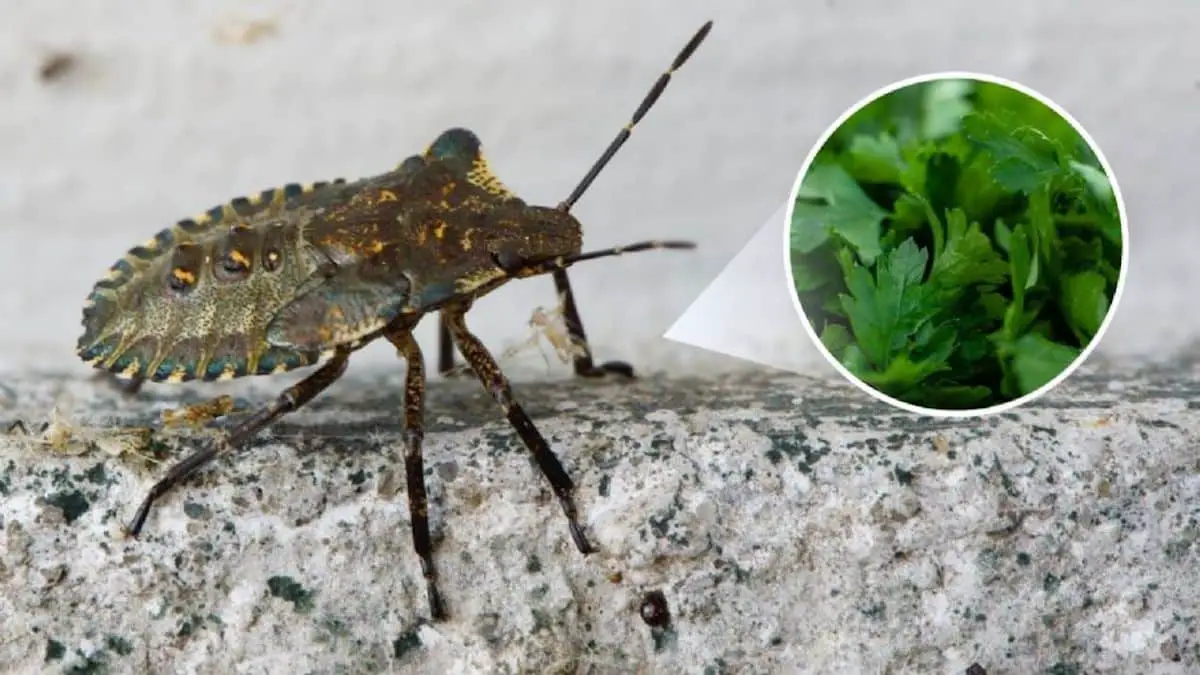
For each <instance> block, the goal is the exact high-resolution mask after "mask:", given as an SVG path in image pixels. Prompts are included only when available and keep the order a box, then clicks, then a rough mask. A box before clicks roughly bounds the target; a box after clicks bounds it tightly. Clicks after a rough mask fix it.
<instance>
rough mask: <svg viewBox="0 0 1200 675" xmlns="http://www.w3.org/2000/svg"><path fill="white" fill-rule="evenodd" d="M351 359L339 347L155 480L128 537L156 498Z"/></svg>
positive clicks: (308, 394)
mask: <svg viewBox="0 0 1200 675" xmlns="http://www.w3.org/2000/svg"><path fill="white" fill-rule="evenodd" d="M349 358H350V350H348V349H339V350H338V351H337V352H335V353H334V355H333V358H331V359H330V360H329V361H328V362H326V363H325V365H323V366H321V367H320V368H318V369H317V371H316V372H315V373H313V374H312V375H309V376H308V377H306V378H304V379H303V380H300V381H299V382H297V383H296V384H294V385H292V386H290V387H288V388H287V389H286V390H284V392H283V393H282V394H280V395H279V397H278V398H277V399H275V401H274V402H273V403H271V404H270V405H268V406H264V407H263V408H261V409H259V411H258V412H256V413H254V414H253V415H251V416H250V417H248V418H247V419H246V420H244V421H243V422H242V423H241V424H238V425H237V426H236V427H234V428H233V430H232V431H231V432H230V433H229V438H228V439H226V440H225V442H224V443H214V444H211V445H209V446H208V447H205V448H203V449H201V450H197V451H196V452H194V453H192V454H190V455H188V456H187V457H184V458H183V459H182V460H180V461H179V463H177V464H175V465H174V466H172V467H171V468H170V469H168V470H167V475H165V476H163V477H162V478H161V479H160V480H159V481H158V482H157V483H155V484H154V486H153V487H151V488H150V492H149V493H148V494H147V495H146V498H145V499H143V500H142V504H141V506H139V507H138V510H137V513H135V514H134V516H133V521H132V522H131V523H130V524H129V527H128V528H126V532H127V533H128V534H129V536H131V537H137V536H138V534H139V533H140V532H141V531H142V526H143V525H145V523H146V517H147V516H149V515H150V507H151V506H153V505H154V502H155V500H157V499H158V498H159V497H161V496H163V495H164V494H166V493H167V492H169V491H170V490H171V488H173V487H175V486H176V485H178V484H180V483H182V482H183V481H185V480H187V479H188V478H189V477H190V476H191V475H192V474H194V473H195V472H196V471H198V470H199V469H200V468H201V467H203V466H204V465H205V464H207V463H209V462H210V461H212V460H213V459H214V458H216V456H217V455H218V454H220V452H221V451H222V450H226V449H230V450H232V449H234V448H237V447H238V446H240V445H242V444H243V443H245V442H246V441H248V440H249V439H250V438H251V437H252V436H254V434H257V433H258V432H259V431H262V429H263V428H264V427H266V426H267V425H268V424H270V423H271V422H274V421H275V420H276V419H278V418H279V417H281V416H283V415H285V414H287V413H290V412H292V411H294V410H296V409H297V408H299V407H301V406H303V405H304V404H305V403H308V402H309V401H311V400H313V398H315V397H316V396H317V394H320V393H321V392H322V391H324V390H325V389H326V388H328V387H329V385H331V384H333V383H334V382H335V381H337V379H338V378H339V377H341V376H342V373H344V372H346V362H347V361H348V360H349Z"/></svg>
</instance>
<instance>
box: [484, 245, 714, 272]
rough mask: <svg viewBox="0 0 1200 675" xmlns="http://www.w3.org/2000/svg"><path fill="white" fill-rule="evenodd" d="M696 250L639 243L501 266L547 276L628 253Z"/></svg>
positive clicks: (679, 246)
mask: <svg viewBox="0 0 1200 675" xmlns="http://www.w3.org/2000/svg"><path fill="white" fill-rule="evenodd" d="M694 248H696V242H694V241H676V240H666V241H659V240H655V241H639V242H637V243H636V244H627V245H625V246H614V247H612V248H602V249H598V250H595V251H584V252H583V253H577V254H575V255H567V256H556V257H554V258H541V259H528V260H521V261H517V262H516V264H511V263H510V264H508V265H505V264H503V263H501V266H502V267H505V268H507V271H508V273H509V274H510V275H512V276H514V277H530V276H536V275H538V274H546V273H547V272H555V271H558V270H565V269H566V268H568V267H570V266H572V265H574V264H575V263H580V262H583V261H585V260H595V259H596V258H611V257H613V256H618V255H625V254H626V253H637V252H638V251H654V250H659V249H675V250H690V249H694ZM498 262H499V261H498Z"/></svg>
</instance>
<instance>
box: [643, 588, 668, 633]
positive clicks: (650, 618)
mask: <svg viewBox="0 0 1200 675" xmlns="http://www.w3.org/2000/svg"><path fill="white" fill-rule="evenodd" d="M638 613H639V614H641V616H642V621H645V622H646V625H647V626H650V627H652V628H662V627H664V626H666V625H667V624H669V623H671V610H670V608H669V607H667V596H666V595H665V594H663V592H662V591H659V590H653V591H647V592H646V594H645V595H643V596H642V604H641V607H639V608H638Z"/></svg>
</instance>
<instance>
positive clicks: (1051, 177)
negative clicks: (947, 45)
mask: <svg viewBox="0 0 1200 675" xmlns="http://www.w3.org/2000/svg"><path fill="white" fill-rule="evenodd" d="M1122 245H1123V242H1122V240H1121V224H1120V220H1119V214H1118V209H1117V203H1116V199H1115V195H1114V192H1113V189H1112V186H1111V184H1110V182H1109V179H1108V177H1107V175H1106V174H1105V172H1104V170H1103V168H1102V167H1101V165H1100V162H1099V160H1098V159H1097V158H1096V156H1095V154H1094V153H1093V151H1092V150H1091V148H1090V147H1089V146H1088V144H1087V142H1086V141H1085V140H1084V139H1083V138H1082V137H1081V136H1080V135H1079V133H1078V132H1076V131H1075V129H1074V128H1073V127H1072V126H1071V125H1070V123H1069V122H1067V121H1066V120H1065V119H1063V118H1062V117H1061V116H1060V115H1058V114H1057V113H1056V112H1055V111H1054V110H1052V109H1050V108H1049V107H1047V106H1046V105H1044V104H1042V103H1041V102H1039V101H1037V100H1036V99H1033V98H1031V97H1029V96H1027V95H1025V94H1023V93H1021V92H1018V91H1016V90H1013V89H1010V88H1008V87H1004V86H1000V85H996V84H991V83H984V82H973V81H964V80H943V81H935V82H928V83H922V84H917V85H913V86H910V87H906V88H903V89H900V90H898V91H896V92H893V93H892V94H889V95H887V96H884V97H882V98H880V99H877V100H876V101H874V102H872V103H870V104H868V105H867V106H865V107H864V108H862V109H860V110H859V111H858V112H857V113H855V114H854V115H852V116H851V118H850V119H849V120H848V121H847V122H846V123H845V124H844V125H843V126H842V127H841V128H839V129H838V130H837V131H836V132H835V133H834V134H833V135H832V136H831V137H830V140H829V142H828V143H826V145H825V146H824V147H823V148H822V149H821V150H820V152H819V153H818V154H817V157H816V158H815V160H814V162H813V164H812V166H811V168H810V170H809V172H808V173H807V174H806V176H805V178H804V180H803V181H802V183H801V186H800V189H799V191H798V192H797V195H796V200H795V205H794V208H793V212H792V221H791V249H792V250H791V256H792V272H793V281H794V283H795V286H796V290H797V292H798V293H799V295H800V299H801V303H802V305H803V306H804V308H805V314H806V315H807V317H808V319H809V321H811V322H812V324H813V326H814V328H815V330H816V331H817V333H818V334H819V335H820V338H821V341H822V343H823V344H824V345H825V347H826V348H828V349H829V351H830V352H831V353H832V354H834V355H835V356H836V358H837V359H838V360H839V361H840V362H841V363H842V364H843V365H845V366H846V368H847V369H848V370H850V371H851V372H852V373H853V374H854V375H855V376H857V377H858V378H860V379H861V380H862V381H864V382H866V383H867V384H869V385H870V386H872V387H874V388H876V389H878V390H880V391H882V392H884V393H886V394H888V395H890V396H893V397H895V398H897V399H899V400H902V401H906V402H909V403H912V404H915V405H920V406H924V407H931V408H939V409H971V408H980V407H985V406H990V405H994V404H997V403H1001V402H1004V401H1009V400H1013V399H1015V398H1018V397H1021V396H1023V395H1025V394H1028V393H1030V392H1032V391H1035V390H1037V389H1039V388H1041V387H1042V386H1043V385H1045V384H1046V383H1047V382H1049V381H1050V380H1052V379H1054V378H1055V377H1056V376H1057V375H1058V374H1059V373H1061V372H1062V371H1063V370H1064V369H1065V368H1067V367H1068V366H1069V365H1070V364H1071V363H1072V362H1074V361H1075V360H1076V359H1077V358H1078V357H1079V355H1080V354H1081V352H1082V350H1083V349H1084V348H1085V347H1086V346H1087V345H1088V344H1089V343H1090V342H1091V341H1092V340H1093V339H1094V338H1095V337H1096V334H1097V332H1098V331H1099V329H1100V326H1101V325H1102V323H1103V321H1104V318H1105V316H1106V315H1107V314H1108V311H1109V308H1110V306H1111V303H1112V300H1113V296H1114V294H1115V292H1116V286H1117V281H1118V275H1119V272H1120V266H1121V249H1122Z"/></svg>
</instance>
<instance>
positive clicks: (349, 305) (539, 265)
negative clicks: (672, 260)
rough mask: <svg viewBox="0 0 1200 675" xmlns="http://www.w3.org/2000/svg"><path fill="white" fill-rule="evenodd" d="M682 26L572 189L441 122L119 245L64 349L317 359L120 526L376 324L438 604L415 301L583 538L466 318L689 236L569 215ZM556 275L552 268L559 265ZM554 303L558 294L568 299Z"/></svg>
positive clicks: (328, 378) (237, 364)
mask: <svg viewBox="0 0 1200 675" xmlns="http://www.w3.org/2000/svg"><path fill="white" fill-rule="evenodd" d="M711 28H712V22H708V23H706V24H704V26H703V27H701V29H700V30H699V31H698V32H697V33H696V34H695V36H693V37H692V39H691V40H689V41H688V43H687V45H686V46H685V47H684V48H683V50H682V51H681V52H680V54H679V55H678V56H677V57H676V58H675V61H674V62H673V63H672V64H671V67H670V69H668V70H667V71H666V72H665V73H664V74H663V75H662V76H661V77H660V78H659V79H658V81H657V82H656V83H655V85H654V87H653V88H651V90H650V92H649V93H648V94H647V95H646V97H645V99H644V100H643V101H642V103H641V104H640V105H639V106H638V108H637V110H636V112H635V113H634V115H633V117H632V119H631V121H630V122H629V123H628V124H627V125H626V126H625V127H624V128H623V129H622V130H621V132H620V133H619V134H618V135H617V137H616V138H615V139H614V140H613V142H612V143H611V144H610V145H609V147H608V149H607V150H605V152H604V153H603V155H602V156H601V157H600V159H599V160H598V161H597V162H596V163H595V164H594V165H593V166H592V168H591V169H590V170H589V171H588V173H587V175H586V176H585V177H584V179H583V181H581V182H580V184H579V186H578V187H576V189H575V190H574V191H573V192H572V193H571V195H570V196H569V197H568V198H567V199H566V200H565V201H564V202H563V203H562V204H560V205H559V206H557V207H553V208H550V207H543V206H534V205H529V204H527V203H525V202H524V201H523V200H521V199H520V198H518V197H517V196H516V195H514V194H513V193H512V192H510V191H509V190H508V188H506V187H505V186H504V184H503V183H501V182H500V181H499V179H497V178H496V177H495V175H493V174H492V172H491V170H490V169H489V167H488V164H487V162H486V161H485V159H484V157H483V154H482V150H481V144H480V141H479V139H478V138H477V137H476V136H475V134H473V133H472V132H470V131H468V130H466V129H457V128H456V129H450V130H448V131H445V132H443V133H442V134H441V135H440V136H438V137H437V139H435V140H434V142H433V143H432V144H431V145H430V146H429V148H428V149H426V151H425V152H424V153H423V154H421V155H413V156H411V157H409V158H407V159H405V160H404V161H403V162H401V164H400V165H399V166H398V167H396V168H395V169H393V170H392V171H388V172H386V173H383V174H380V175H377V176H373V177H369V178H363V179H359V180H357V181H353V182H347V181H344V180H341V179H339V180H335V181H332V182H328V183H318V184H312V185H306V186H301V185H297V184H289V185H285V186H283V187H280V188H275V189H270V190H264V191H263V192H261V193H259V194H257V195H253V196H247V197H238V198H236V199H233V200H231V201H230V202H229V203H226V204H223V205H221V206H218V207H216V208H213V209H210V210H209V211H207V212H206V213H204V214H201V215H199V216H196V217H194V218H190V219H187V220H183V221H180V222H179V223H177V224H176V225H174V226H173V227H169V228H167V229H164V230H162V231H160V232H159V233H158V234H157V235H155V236H154V238H152V239H151V240H149V241H147V242H146V243H145V244H143V245H141V246H137V247H134V248H133V249H131V250H130V251H129V252H128V253H127V254H126V255H125V256H124V257H123V258H122V259H120V260H118V261H117V262H116V264H114V265H113V266H112V268H111V269H110V270H109V274H108V277H107V278H105V279H103V280H101V281H99V282H98V283H97V284H96V285H95V287H94V288H93V290H92V293H91V295H90V296H89V297H88V299H87V302H86V303H85V307H84V312H83V327H84V333H83V335H82V336H81V337H80V339H79V345H78V353H79V355H80V357H81V358H83V359H84V360H85V361H87V362H89V363H91V364H93V365H95V366H96V367H97V368H99V369H102V370H104V371H107V372H109V373H115V374H119V375H121V376H123V377H125V378H128V379H131V380H133V381H134V382H135V383H140V382H142V381H145V380H149V381H152V382H183V381H188V380H196V379H199V380H210V381H211V380H228V379H233V378H239V377H245V376H251V375H269V374H273V373H281V372H285V371H289V370H293V369H297V368H302V367H306V366H313V365H317V364H320V367H319V368H317V370H316V371H314V372H312V373H311V374H310V375H309V376H308V377H306V378H305V379H303V380H301V381H300V382H298V383H297V384H295V385H293V386H291V387H288V388H287V389H286V390H285V391H284V392H282V393H281V394H280V395H279V396H278V397H277V398H276V399H275V401H274V402H272V403H271V404H270V405H267V406H264V407H262V408H260V409H258V410H256V411H254V412H252V413H250V414H248V415H247V416H246V417H244V418H242V419H241V420H240V421H239V422H238V423H237V424H236V425H234V426H233V427H232V429H231V430H230V431H229V435H228V438H227V439H226V441H225V442H224V443H222V444H209V445H207V446H205V447H203V448H202V449H199V450H196V451H195V452H193V453H192V454H190V455H187V456H185V457H184V458H183V459H182V460H181V461H179V462H178V463H177V464H175V465H173V466H171V467H170V468H169V469H168V470H167V472H166V475H165V476H163V477H162V478H161V479H160V480H159V481H158V482H157V483H155V484H154V485H153V486H152V487H151V489H150V491H149V493H148V494H147V495H146V497H145V499H144V500H143V501H142V503H141V505H140V506H139V507H138V510H137V512H136V513H135V514H134V517H133V519H132V521H131V522H130V524H129V526H128V528H127V531H128V533H129V535H130V536H132V537H137V536H138V534H139V533H140V532H141V530H142V527H143V526H144V524H145V522H146V519H147V517H148V516H149V513H150V509H151V507H152V506H153V504H154V502H155V500H157V499H158V498H159V497H161V496H162V495H163V494H165V493H166V492H167V491H169V490H171V489H172V488H173V487H174V486H176V485H177V484H179V483H181V482H182V481H184V480H186V479H187V478H188V477H190V476H191V475H192V474H193V473H195V472H196V471H197V470H199V469H200V468H201V467H202V466H204V465H205V464H207V463H208V462H209V461H211V460H212V459H213V458H215V457H216V456H217V455H218V454H220V453H221V452H226V451H229V452H232V451H235V450H238V449H244V446H245V445H246V444H247V442H248V441H249V440H250V439H251V438H252V437H253V436H255V435H256V434H257V433H258V432H259V431H260V430H262V429H263V428H264V427H266V426H268V425H269V424H271V423H272V422H274V421H275V420H277V419H278V418H279V417H281V416H283V415H285V414H287V413H290V412H292V411H295V410H296V409H298V408H300V407H302V406H304V405H305V404H307V403H308V402H309V401H311V400H312V399H313V398H314V397H316V396H317V395H318V394H320V393H321V392H322V391H324V390H325V389H326V388H328V387H329V385H331V384H333V382H335V381H336V380H337V379H338V378H339V377H341V375H342V374H343V373H344V372H345V369H346V364H347V362H348V360H349V358H350V355H351V354H352V353H353V352H355V351H356V350H358V349H360V348H361V347H363V346H364V345H366V344H368V343H370V342H372V341H374V340H376V339H378V338H384V339H386V340H388V341H389V342H391V343H392V344H393V345H394V346H395V347H396V349H397V351H398V352H399V353H400V355H401V356H402V357H403V358H404V359H405V361H406V362H407V364H408V368H407V372H406V375H405V388H404V394H405V395H404V414H403V418H404V435H403V438H404V446H405V451H404V463H405V474H406V478H407V485H408V506H409V512H410V516H411V522H412V536H413V545H414V548H415V549H416V552H417V555H418V557H419V558H420V561H421V569H422V574H423V575H424V577H425V580H426V587H427V592H428V599H429V607H430V613H431V615H432V616H433V618H434V619H442V618H444V617H445V616H446V610H445V604H444V602H443V600H442V595H441V592H440V590H439V588H438V583H437V571H436V567H435V566H434V560H433V545H432V541H431V537H430V532H429V520H428V504H427V499H426V492H425V479H424V462H423V459H422V454H421V447H422V441H423V438H424V407H425V386H426V385H425V382H426V377H425V366H424V357H423V355H422V353H421V349H420V347H419V346H418V345H417V342H416V340H414V339H413V335H412V329H413V328H414V327H415V326H416V325H417V323H419V322H420V320H421V319H422V318H423V317H424V316H425V315H426V314H429V313H431V312H435V311H436V312H439V313H440V314H441V317H442V323H443V325H444V326H445V328H446V330H447V332H448V333H449V335H450V337H451V339H452V340H453V342H454V344H455V345H457V347H458V349H459V351H460V352H461V353H462V355H463V357H464V359H465V360H466V362H467V363H468V364H469V365H470V367H471V369H472V370H473V371H474V373H475V376H476V377H477V378H478V379H479V381H480V382H481V383H482V384H483V386H484V388H485V389H486V391H487V392H488V393H489V394H491V395H492V397H493V398H494V399H495V400H496V402H497V403H498V404H499V405H500V407H501V408H502V409H503V410H504V413H505V416H506V417H507V418H508V421H509V423H510V424H511V425H512V427H513V428H514V429H515V430H516V432H517V434H518V435H519V436H520V438H521V440H522V442H523V443H524V445H525V446H526V447H527V448H528V449H529V451H530V453H531V454H532V456H533V458H534V460H535V462H536V463H537V465H538V467H539V468H540V470H541V472H542V474H543V475H545V477H546V478H547V480H548V481H549V482H550V486H551V488H552V489H553V491H554V493H555V495H556V496H557V497H558V500H559V502H560V504H561V507H562V510H563V513H564V514H565V515H566V518H567V522H568V527H569V531H570V533H571V537H572V539H573V540H574V542H575V546H576V548H578V549H579V551H580V552H582V553H584V554H587V553H590V552H591V551H592V550H593V549H592V546H591V544H590V543H589V542H588V540H587V537H586V536H585V535H584V532H583V527H582V526H581V525H580V524H579V521H578V517H577V510H576V507H575V502H574V500H573V497H572V494H573V492H574V483H573V482H572V480H571V478H570V476H568V475H567V472H566V470H565V469H564V468H563V466H562V463H561V462H560V461H559V459H558V457H557V456H556V455H555V454H554V452H553V451H552V450H551V449H550V446H549V444H548V443H547V442H546V440H545V438H544V437H543V436H542V435H541V433H540V432H539V431H538V430H537V428H536V427H535V426H534V425H533V423H532V421H530V419H529V416H528V415H526V413H525V412H524V410H522V408H521V406H520V404H519V403H518V402H517V401H516V399H515V397H514V396H513V392H512V388H511V387H510V386H509V383H508V380H507V378H505V376H504V374H503V373H502V372H501V371H500V368H499V366H498V365H497V364H496V360H495V358H494V357H493V356H492V355H491V353H490V352H489V351H488V350H487V348H486V347H484V345H483V343H482V342H480V340H479V339H478V338H477V337H476V336H475V335H474V334H473V333H472V332H471V330H470V329H469V328H468V327H467V323H466V313H467V311H468V310H469V309H470V308H471V305H472V303H473V302H474V301H475V300H476V299H478V298H480V297H482V296H484V295H486V294H487V293H489V292H491V291H492V290H495V289H496V288H498V287H500V286H501V285H503V284H505V283H507V282H509V281H511V280H513V279H520V278H525V277H531V276H538V275H543V274H557V273H560V272H563V271H564V270H566V269H567V268H568V267H570V266H571V265H574V264H576V263H579V262H583V261H585V260H592V259H596V258H602V257H607V256H614V255H620V254H623V253H632V252H636V251H645V250H650V249H688V248H693V247H694V244H692V243H691V242H682V241H649V242H641V243H637V244H632V245H629V246H624V247H618V248H612V249H604V250H599V251H591V252H586V253H585V252H583V251H582V238H583V232H582V226H581V225H580V223H579V221H578V220H576V219H575V217H574V216H573V215H571V214H570V207H571V205H572V204H573V203H574V202H575V201H576V200H577V199H578V198H579V197H580V196H581V195H582V194H583V192H584V191H585V190H586V189H587V187H588V186H589V185H590V184H591V182H592V181H593V180H594V179H595V177H596V175H598V173H599V172H600V170H601V169H602V168H603V167H604V166H605V164H607V163H608V161H609V160H610V159H611V158H612V156H613V155H614V153H616V151H617V150H618V149H619V148H620V147H621V145H622V144H623V143H624V142H625V140H626V139H627V138H628V137H629V134H630V131H631V130H632V129H633V127H634V125H636V124H637V123H638V121H640V120H641V118H642V117H643V116H644V115H645V114H646V112H647V111H648V110H649V109H650V107H651V106H652V105H653V104H654V102H655V101H656V100H657V99H658V97H659V96H660V95H661V94H662V92H663V90H664V89H665V87H666V85H667V82H668V81H669V80H670V78H671V74H672V73H673V72H674V71H675V70H676V69H678V68H679V67H680V66H682V65H683V63H684V62H685V61H686V60H687V59H688V57H689V56H691V54H692V53H693V52H694V51H695V50H696V48H697V47H698V46H699V45H700V43H701V42H702V41H703V40H704V38H705V36H707V35H708V32H709V30H710V29H711ZM564 278H565V277H564ZM567 311H568V312H569V311H570V310H569V308H568V310H567Z"/></svg>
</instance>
